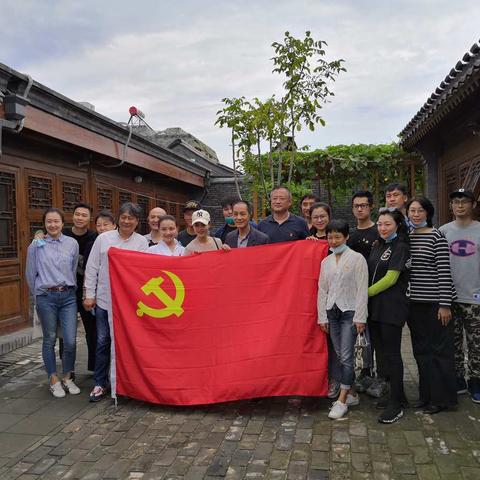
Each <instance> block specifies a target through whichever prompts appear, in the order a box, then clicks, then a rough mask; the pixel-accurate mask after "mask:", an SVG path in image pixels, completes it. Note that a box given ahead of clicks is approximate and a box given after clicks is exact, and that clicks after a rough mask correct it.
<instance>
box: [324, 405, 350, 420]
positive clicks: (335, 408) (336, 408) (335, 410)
mask: <svg viewBox="0 0 480 480" xmlns="http://www.w3.org/2000/svg"><path fill="white" fill-rule="evenodd" d="M347 412H348V407H347V405H346V404H345V403H342V402H340V401H339V400H337V401H336V402H335V403H334V404H333V405H332V408H331V409H330V412H329V413H328V418H331V419H332V420H337V419H338V418H342V417H343V416H344V415H345V414H346V413H347Z"/></svg>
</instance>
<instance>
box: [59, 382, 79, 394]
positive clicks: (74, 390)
mask: <svg viewBox="0 0 480 480" xmlns="http://www.w3.org/2000/svg"><path fill="white" fill-rule="evenodd" d="M63 386H64V388H65V390H66V391H67V392H68V393H70V394H71V395H78V394H79V393H80V389H79V388H78V387H77V386H76V385H75V383H74V381H73V380H72V379H71V378H69V379H68V380H64V381H63Z"/></svg>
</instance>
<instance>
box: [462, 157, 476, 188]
mask: <svg viewBox="0 0 480 480" xmlns="http://www.w3.org/2000/svg"><path fill="white" fill-rule="evenodd" d="M460 181H461V185H460V187H463V188H465V190H472V191H475V189H476V187H477V185H478V183H479V181H480V158H478V157H476V158H473V159H472V160H470V161H469V162H467V163H464V164H463V165H462V166H461V167H460Z"/></svg>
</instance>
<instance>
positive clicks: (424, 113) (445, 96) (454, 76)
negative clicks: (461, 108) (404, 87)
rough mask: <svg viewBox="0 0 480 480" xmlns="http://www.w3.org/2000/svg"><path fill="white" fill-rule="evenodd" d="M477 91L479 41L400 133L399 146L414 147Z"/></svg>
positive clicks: (479, 74)
mask: <svg viewBox="0 0 480 480" xmlns="http://www.w3.org/2000/svg"><path fill="white" fill-rule="evenodd" d="M479 88H480V40H479V41H478V42H477V43H474V44H473V45H472V48H470V50H469V51H468V52H467V53H466V54H465V55H464V56H463V57H462V59H461V60H459V61H458V62H457V64H456V65H455V67H454V68H452V69H451V70H450V72H449V74H448V75H447V76H446V77H445V79H444V80H443V81H442V82H441V83H440V85H439V86H438V87H437V88H436V90H435V92H433V93H432V94H431V95H430V97H429V98H428V100H427V101H426V102H425V104H424V105H423V106H422V108H421V109H420V110H419V111H418V112H417V113H416V115H415V116H414V117H413V118H412V119H411V120H410V122H408V124H407V126H406V127H405V128H404V129H403V130H402V131H401V132H400V138H401V142H400V143H401V144H402V146H403V147H405V148H412V147H414V146H415V145H416V144H417V143H418V142H419V141H420V140H422V138H424V137H425V136H426V135H427V134H428V133H429V132H430V131H431V130H432V129H433V128H435V126H436V125H438V124H439V123H440V121H441V120H442V119H443V118H444V117H445V116H446V115H448V113H449V112H451V111H452V110H453V109H454V108H455V107H457V106H458V105H459V104H460V103H461V102H462V101H463V100H465V99H466V98H467V97H468V96H469V95H470V94H471V93H473V92H474V91H476V90H477V89H479Z"/></svg>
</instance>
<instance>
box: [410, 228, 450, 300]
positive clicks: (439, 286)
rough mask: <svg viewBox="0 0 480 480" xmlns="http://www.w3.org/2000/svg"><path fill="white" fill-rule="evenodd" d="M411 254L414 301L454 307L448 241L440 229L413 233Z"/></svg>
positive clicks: (411, 285) (411, 282)
mask: <svg viewBox="0 0 480 480" xmlns="http://www.w3.org/2000/svg"><path fill="white" fill-rule="evenodd" d="M410 252H411V255H412V268H411V270H410V300H413V301H417V302H435V303H439V304H440V305H441V306H442V307H450V305H451V303H452V301H453V300H455V298H456V292H455V287H454V286H453V282H452V276H451V274H450V251H449V249H448V242H447V239H446V238H445V237H444V236H443V235H442V234H441V233H440V232H439V231H438V230H437V229H436V228H434V229H433V230H432V231H431V232H428V233H415V232H413V233H411V234H410Z"/></svg>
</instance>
